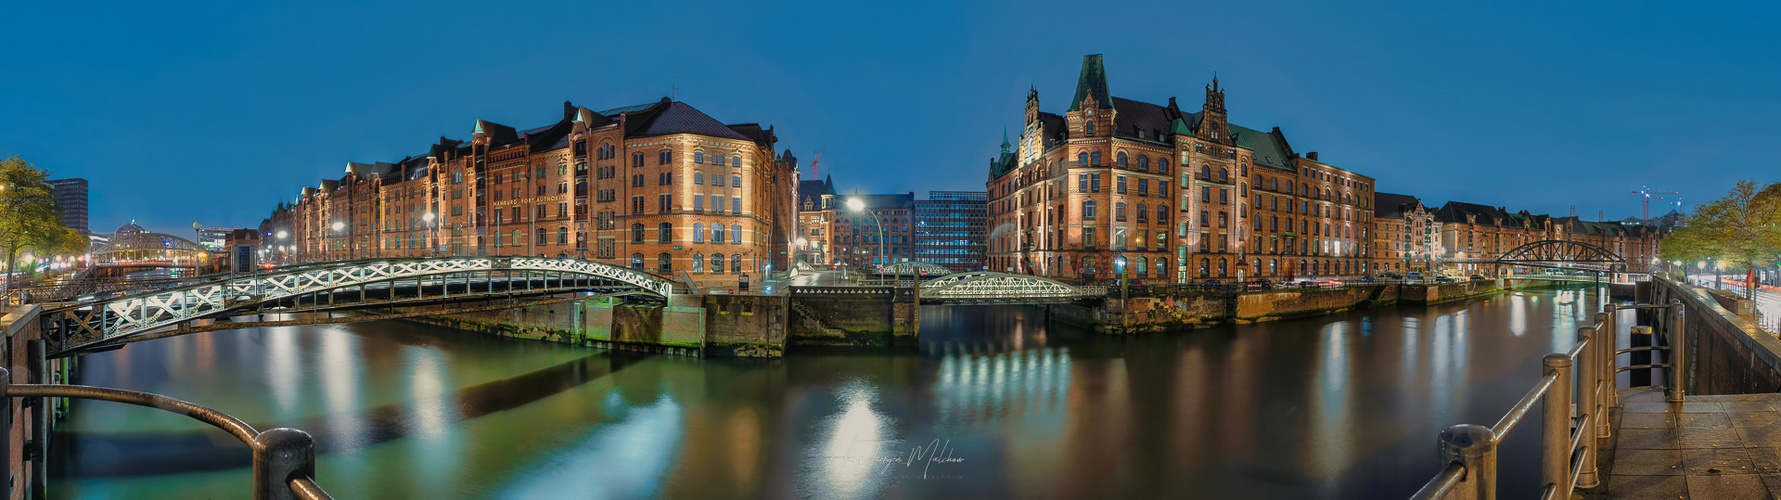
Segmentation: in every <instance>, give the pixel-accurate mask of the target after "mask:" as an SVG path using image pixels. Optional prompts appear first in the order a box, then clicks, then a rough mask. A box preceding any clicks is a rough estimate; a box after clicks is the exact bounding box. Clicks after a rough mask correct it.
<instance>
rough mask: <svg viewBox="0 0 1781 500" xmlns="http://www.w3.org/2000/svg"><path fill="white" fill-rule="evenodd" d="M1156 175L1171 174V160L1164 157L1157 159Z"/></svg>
mask: <svg viewBox="0 0 1781 500" xmlns="http://www.w3.org/2000/svg"><path fill="white" fill-rule="evenodd" d="M1156 173H1159V174H1166V173H1169V159H1168V158H1166V157H1162V156H1158V157H1156Z"/></svg>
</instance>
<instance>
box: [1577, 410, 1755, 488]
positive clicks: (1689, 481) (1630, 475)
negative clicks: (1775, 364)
mask: <svg viewBox="0 0 1781 500" xmlns="http://www.w3.org/2000/svg"><path fill="white" fill-rule="evenodd" d="M1620 394H1621V396H1620V402H1621V404H1620V407H1618V408H1616V409H1615V411H1613V412H1611V413H1610V417H1609V422H1610V423H1611V425H1612V426H1613V427H1612V429H1613V430H1612V435H1613V439H1610V440H1608V441H1609V443H1605V445H1606V446H1605V448H1606V449H1605V450H1603V451H1604V453H1603V454H1602V455H1603V457H1604V458H1606V460H1602V461H1601V464H1600V465H1599V467H1600V473H1601V477H1602V479H1603V480H1602V483H1603V484H1605V485H1606V486H1607V489H1606V491H1603V492H1601V494H1600V495H1599V496H1595V497H1596V498H1608V499H1616V500H1619V499H1646V498H1651V499H1657V498H1670V499H1674V498H1695V499H1715V500H1717V499H1742V498H1781V394H1732V395H1717V396H1706V395H1694V394H1690V395H1688V400H1687V401H1686V402H1681V403H1672V402H1667V401H1665V400H1664V392H1663V389H1662V388H1650V387H1640V388H1634V389H1626V390H1622V391H1621V392H1620ZM1583 496H1584V497H1586V498H1587V497H1590V496H1592V495H1587V494H1586V495H1583Z"/></svg>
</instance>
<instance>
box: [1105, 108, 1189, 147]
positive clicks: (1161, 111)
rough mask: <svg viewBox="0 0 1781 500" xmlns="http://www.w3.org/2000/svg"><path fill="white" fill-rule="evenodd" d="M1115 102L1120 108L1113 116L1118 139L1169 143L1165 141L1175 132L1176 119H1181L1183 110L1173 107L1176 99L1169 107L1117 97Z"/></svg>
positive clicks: (1114, 129)
mask: <svg viewBox="0 0 1781 500" xmlns="http://www.w3.org/2000/svg"><path fill="white" fill-rule="evenodd" d="M1113 102H1114V105H1115V106H1118V107H1119V113H1116V114H1114V116H1113V135H1114V136H1117V137H1126V138H1132V139H1141V140H1146V141H1155V142H1167V141H1165V140H1164V139H1165V138H1167V137H1169V134H1172V133H1173V132H1174V130H1175V125H1174V123H1175V119H1177V118H1180V117H1181V110H1180V109H1179V108H1174V107H1173V106H1174V104H1175V100H1174V99H1170V100H1169V104H1170V106H1168V107H1165V106H1158V105H1155V104H1151V103H1148V102H1143V101H1134V100H1131V99H1126V98H1123V97H1115V98H1113Z"/></svg>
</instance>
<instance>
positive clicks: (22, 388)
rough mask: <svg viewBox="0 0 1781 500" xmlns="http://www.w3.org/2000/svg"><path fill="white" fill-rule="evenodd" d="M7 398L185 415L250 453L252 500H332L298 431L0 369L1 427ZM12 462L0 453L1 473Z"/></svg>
mask: <svg viewBox="0 0 1781 500" xmlns="http://www.w3.org/2000/svg"><path fill="white" fill-rule="evenodd" d="M11 398H78V399H93V400H98V401H110V402H113V403H123V404H130V405H136V406H146V407H149V408H154V409H158V410H161V411H166V412H171V413H178V414H180V415H185V416H187V417H191V418H192V419H193V420H197V421H199V422H204V423H206V424H210V425H212V426H215V427H216V428H218V429H222V430H223V431H224V432H227V433H229V435H231V436H234V437H235V439H239V440H241V442H242V444H246V445H247V446H248V448H250V449H252V450H253V460H254V462H253V463H254V470H253V491H254V496H253V497H254V499H255V500H272V499H277V500H286V499H293V500H294V499H305V500H317V499H326V500H332V499H333V497H332V496H329V495H328V492H326V491H322V488H321V486H317V485H316V484H315V480H314V477H315V439H314V438H312V437H310V436H309V433H307V432H303V431H301V430H297V429H291V428H288V427H279V428H277V429H268V430H266V431H264V432H261V431H256V430H254V428H253V426H251V425H248V424H247V423H246V422H242V421H241V419H238V418H235V417H233V416H230V415H229V414H227V413H223V412H220V411H216V410H214V409H211V408H208V407H204V406H200V405H197V404H194V403H192V402H189V401H184V400H179V399H173V398H170V397H166V396H162V395H159V394H150V393H146V392H137V391H127V390H123V389H112V388H107V387H93V386H86V385H59V384H14V383H12V374H11V373H9V372H7V371H6V369H4V368H0V399H4V400H5V401H6V403H7V404H6V411H4V412H0V428H5V427H11V426H12V422H11V419H12V409H11V408H12V404H11V403H12V400H11ZM39 425H41V423H40V424H39ZM11 438H12V436H11V434H10V433H0V450H8V449H11V444H10V443H7V442H6V441H7V440H9V439H11ZM11 461H12V456H11V455H10V454H8V453H4V452H0V469H5V470H11V469H12V464H11ZM11 490H12V486H11V485H10V484H8V485H7V486H6V490H5V493H6V494H5V496H6V497H7V498H11V497H12V491H11Z"/></svg>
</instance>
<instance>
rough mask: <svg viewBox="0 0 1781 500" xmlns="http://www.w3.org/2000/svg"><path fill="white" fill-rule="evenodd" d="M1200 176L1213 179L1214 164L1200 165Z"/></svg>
mask: <svg viewBox="0 0 1781 500" xmlns="http://www.w3.org/2000/svg"><path fill="white" fill-rule="evenodd" d="M1200 178H1202V179H1206V180H1212V165H1200Z"/></svg>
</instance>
